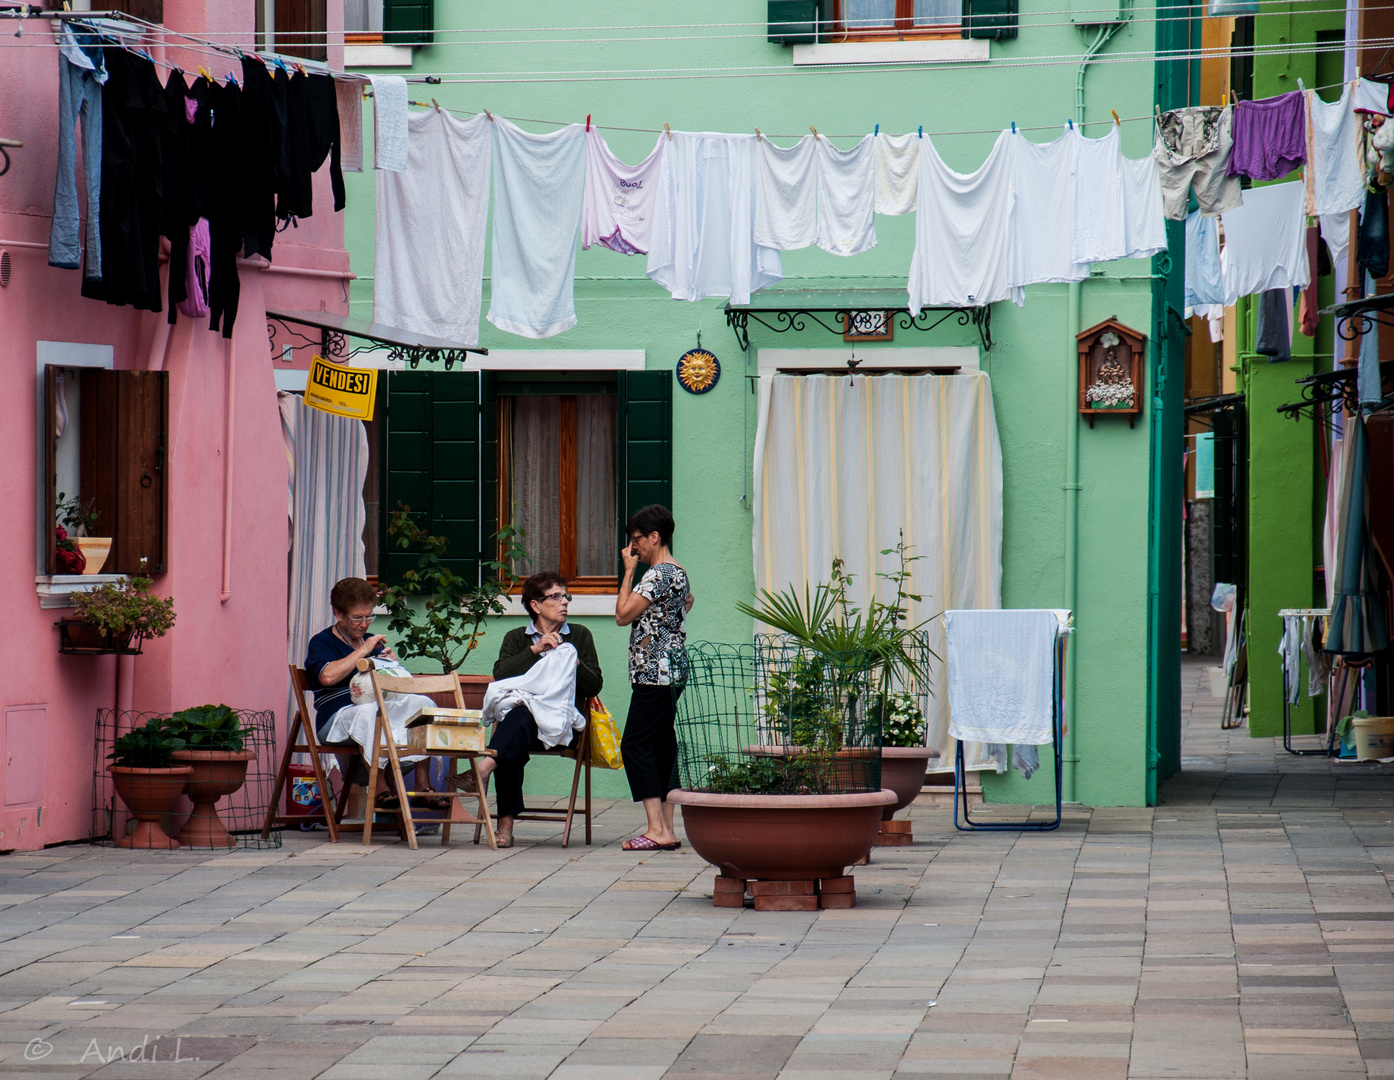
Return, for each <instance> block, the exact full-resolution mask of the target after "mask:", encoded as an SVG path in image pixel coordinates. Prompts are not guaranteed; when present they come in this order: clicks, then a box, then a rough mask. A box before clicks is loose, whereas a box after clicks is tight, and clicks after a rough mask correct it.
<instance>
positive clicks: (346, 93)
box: [334, 78, 363, 172]
mask: <svg viewBox="0 0 1394 1080" xmlns="http://www.w3.org/2000/svg"><path fill="white" fill-rule="evenodd" d="M334 97H335V99H336V100H337V104H338V108H337V111H338V113H339V162H340V168H342V169H343V171H344V172H362V171H363V81H362V80H359V79H352V80H351V79H338V78H336V79H335V80H334Z"/></svg>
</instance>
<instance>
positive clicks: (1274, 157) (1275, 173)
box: [1226, 90, 1307, 180]
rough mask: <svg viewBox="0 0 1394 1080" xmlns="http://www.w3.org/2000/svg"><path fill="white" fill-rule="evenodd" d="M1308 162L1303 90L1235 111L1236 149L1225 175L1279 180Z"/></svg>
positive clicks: (1243, 105)
mask: <svg viewBox="0 0 1394 1080" xmlns="http://www.w3.org/2000/svg"><path fill="white" fill-rule="evenodd" d="M1306 160H1307V98H1306V96H1305V95H1304V94H1303V93H1302V91H1301V90H1294V91H1292V93H1290V94H1279V95H1278V96H1277V97H1271V98H1264V99H1263V100H1262V101H1241V102H1240V103H1239V104H1238V105H1236V106H1235V107H1234V149H1233V150H1232V151H1231V152H1230V156H1229V166H1228V168H1227V169H1226V172H1227V174H1228V175H1230V176H1247V177H1248V178H1249V179H1250V180H1277V179H1279V178H1280V177H1284V176H1286V175H1287V174H1288V173H1290V172H1292V170H1293V169H1295V168H1297V167H1298V166H1299V165H1301V164H1302V163H1303V162H1305V161H1306Z"/></svg>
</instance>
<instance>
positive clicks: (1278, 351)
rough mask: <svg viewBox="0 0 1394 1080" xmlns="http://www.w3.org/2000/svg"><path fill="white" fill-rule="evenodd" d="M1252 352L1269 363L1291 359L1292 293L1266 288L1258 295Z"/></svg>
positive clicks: (1285, 290)
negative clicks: (1266, 359)
mask: <svg viewBox="0 0 1394 1080" xmlns="http://www.w3.org/2000/svg"><path fill="white" fill-rule="evenodd" d="M1257 323H1258V325H1257V327H1256V332H1255V334H1254V352H1256V353H1258V354H1259V355H1260V356H1266V357H1268V362H1269V363H1270V364H1277V363H1281V362H1283V361H1286V360H1291V359H1292V293H1290V292H1288V290H1287V289H1267V290H1265V291H1264V292H1263V293H1261V294H1260V295H1259V299H1258V319H1257Z"/></svg>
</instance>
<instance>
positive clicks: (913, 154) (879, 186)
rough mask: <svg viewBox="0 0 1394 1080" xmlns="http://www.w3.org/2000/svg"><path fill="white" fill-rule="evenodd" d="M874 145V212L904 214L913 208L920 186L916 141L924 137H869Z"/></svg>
mask: <svg viewBox="0 0 1394 1080" xmlns="http://www.w3.org/2000/svg"><path fill="white" fill-rule="evenodd" d="M873 142H874V143H875V144H876V212H877V213H878V214H908V213H910V211H911V210H913V209H915V195H916V193H917V192H918V191H919V186H920V144H921V143H923V142H924V139H923V138H921V137H920V136H919V135H917V134H915V133H914V132H911V133H910V134H909V135H882V134H880V133H879V132H878V133H877V134H876V135H875V136H874V137H873Z"/></svg>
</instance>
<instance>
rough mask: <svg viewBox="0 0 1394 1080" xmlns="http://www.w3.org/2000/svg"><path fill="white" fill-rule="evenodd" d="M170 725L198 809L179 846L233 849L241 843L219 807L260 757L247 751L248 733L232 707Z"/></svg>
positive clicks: (193, 712)
mask: <svg viewBox="0 0 1394 1080" xmlns="http://www.w3.org/2000/svg"><path fill="white" fill-rule="evenodd" d="M168 723H169V728H170V730H172V731H173V732H175V733H176V734H177V735H178V736H179V737H180V738H181V739H182V740H183V742H184V746H183V748H182V749H179V750H176V751H175V752H174V760H175V761H177V762H179V763H180V764H181V765H188V766H189V767H190V769H191V770H192V771H191V773H190V775H189V780H188V783H187V785H186V786H185V792H186V794H187V795H188V796H189V798H190V800H191V801H192V802H193V804H194V806H193V809H192V810H191V811H190V812H189V818H188V820H187V821H185V822H184V827H183V828H182V829H181V830H180V831H179V837H178V839H179V842H180V843H181V844H183V845H184V846H185V847H211V848H226V847H235V846H236V845H237V841H236V840H235V839H234V838H233V836H232V834H231V833H229V832H228V831H227V827H226V826H225V825H224V824H223V821H222V819H221V818H220V817H218V808H217V802H218V800H219V799H221V798H224V797H225V796H228V795H231V794H233V793H234V792H236V791H237V790H238V789H239V788H241V787H242V785H243V784H244V783H246V781H247V766H248V765H249V764H250V763H251V762H253V761H255V760H256V757H257V754H256V751H255V750H248V749H246V742H247V736H248V735H249V734H251V731H250V729H248V728H247V727H246V726H245V725H244V724H243V722H242V717H241V716H240V715H239V714H238V712H237V711H236V710H235V709H233V708H231V707H230V706H228V705H200V706H198V707H196V708H192V709H183V710H181V711H180V712H177V713H175V714H174V715H173V716H171V717H170V718H169V722H168Z"/></svg>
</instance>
